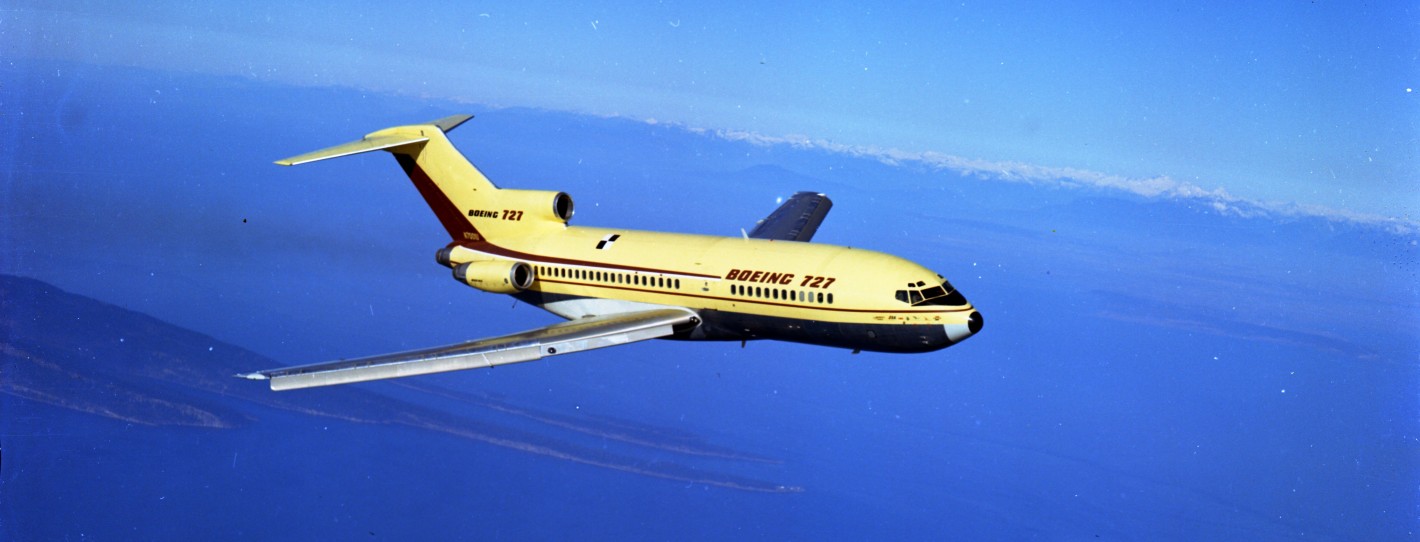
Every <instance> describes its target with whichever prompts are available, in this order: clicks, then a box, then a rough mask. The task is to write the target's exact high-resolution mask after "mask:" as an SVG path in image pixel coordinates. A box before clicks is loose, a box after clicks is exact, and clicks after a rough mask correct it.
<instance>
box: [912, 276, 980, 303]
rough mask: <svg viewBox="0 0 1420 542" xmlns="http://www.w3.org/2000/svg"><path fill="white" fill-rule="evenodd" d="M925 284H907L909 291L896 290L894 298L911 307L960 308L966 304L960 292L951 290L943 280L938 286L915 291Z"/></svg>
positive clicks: (919, 282)
mask: <svg viewBox="0 0 1420 542" xmlns="http://www.w3.org/2000/svg"><path fill="white" fill-rule="evenodd" d="M925 284H926V283H924V282H922V281H918V282H916V283H912V284H909V285H908V288H909V289H907V290H898V291H897V292H895V293H894V297H896V298H897V300H898V301H901V302H903V303H907V304H909V305H912V306H918V305H942V306H961V305H965V304H966V297H965V296H963V295H961V292H958V291H956V290H955V289H953V288H952V285H951V283H948V282H947V281H945V280H943V281H942V283H941V284H940V285H938V286H931V287H928V288H925V289H921V290H919V289H917V287H920V286H924V285H925Z"/></svg>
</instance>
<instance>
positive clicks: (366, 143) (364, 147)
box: [276, 115, 473, 166]
mask: <svg viewBox="0 0 1420 542" xmlns="http://www.w3.org/2000/svg"><path fill="white" fill-rule="evenodd" d="M471 118H473V115H453V116H450V117H444V118H442V119H439V120H436V121H433V122H429V123H426V124H418V125H415V127H419V126H432V127H435V128H438V129H439V131H441V132H444V133H448V132H449V130H453V129H454V128H458V126H459V125H460V124H463V123H464V122H466V121H468V119H471ZM386 131H387V130H381V131H380V132H375V133H373V134H370V135H367V136H365V137H364V138H363V139H361V140H359V141H351V142H350V143H343V144H340V145H336V146H334V147H326V148H324V149H321V150H318V151H312V152H308V153H306V154H302V155H299V156H292V157H290V158H284V159H281V160H277V161H276V163H277V164H280V165H283V166H294V165H299V164H305V163H308V162H315V161H317V160H326V159H329V158H340V157H342V156H350V155H352V154H360V153H362V152H370V151H382V150H385V149H393V148H395V147H403V146H405V145H413V144H416V143H423V142H425V141H429V138H428V136H425V135H423V134H420V133H419V132H418V131H405V130H399V131H395V132H394V133H384V134H382V133H381V132H386Z"/></svg>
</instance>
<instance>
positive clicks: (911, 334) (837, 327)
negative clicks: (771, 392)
mask: <svg viewBox="0 0 1420 542" xmlns="http://www.w3.org/2000/svg"><path fill="white" fill-rule="evenodd" d="M697 312H699V313H700V318H701V324H700V326H699V327H697V328H696V329H695V331H694V332H693V333H692V334H691V336H690V337H682V336H674V337H667V338H670V339H702V340H733V341H739V340H753V339H772V340H778V341H789V342H797V343H806V344H817V345H822V346H834V347H838V348H849V349H853V350H867V351H871V352H901V353H908V352H931V351H933V350H940V349H942V348H946V347H948V346H951V344H952V341H951V339H949V338H948V337H947V333H946V330H945V329H944V328H943V327H942V326H941V325H937V324H855V323H839V322H823V321H819V320H806V319H799V318H785V317H778V316H764V315H758V314H746V313H740V312H727V311H716V310H700V311H697Z"/></svg>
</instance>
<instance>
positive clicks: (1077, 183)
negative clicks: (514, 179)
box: [648, 121, 1420, 235]
mask: <svg viewBox="0 0 1420 542" xmlns="http://www.w3.org/2000/svg"><path fill="white" fill-rule="evenodd" d="M648 122H651V123H655V122H656V121H648ZM692 131H695V132H702V133H709V134H712V135H714V136H715V137H719V138H721V139H725V140H728V141H740V142H745V143H749V144H751V145H757V146H761V147H774V146H788V147H793V148H797V149H810V150H819V151H825V152H831V153H837V154H844V155H848V156H854V157H858V158H867V159H872V160H877V161H879V162H882V163H884V164H888V165H894V166H900V165H919V166H925V167H928V168H932V169H937V170H942V171H950V172H953V173H957V174H959V175H968V176H973V177H977V178H982V179H990V180H997V181H1004V182H1017V183H1027V184H1034V185H1048V186H1058V187H1065V188H1093V189H1100V190H1106V191H1117V192H1123V193H1128V194H1134V195H1137V196H1143V197H1146V198H1151V199H1166V200H1177V201H1187V202H1191V203H1197V204H1200V205H1202V206H1205V207H1207V208H1209V209H1212V210H1213V211H1215V212H1217V213H1218V214H1220V215H1224V216H1238V217H1244V218H1252V217H1263V218H1273V219H1300V218H1319V219H1323V220H1329V221H1333V222H1339V223H1345V224H1355V225H1360V226H1368V227H1374V228H1379V229H1383V230H1385V231H1388V232H1390V233H1394V234H1397V235H1414V234H1416V233H1417V232H1420V222H1417V221H1415V220H1411V219H1408V218H1396V217H1388V216H1382V215H1377V214H1370V213H1361V212H1356V211H1350V210H1346V209H1335V208H1330V207H1325V206H1321V205H1310V204H1299V203H1293V202H1282V201H1264V200H1254V199H1248V198H1242V197H1238V196H1234V195H1232V194H1230V193H1228V191H1227V190H1224V189H1222V188H1214V189H1212V190H1209V189H1206V188H1203V187H1201V186H1198V185H1196V184H1193V183H1189V182H1184V181H1179V180H1176V179H1173V178H1170V177H1168V176H1166V175H1163V176H1157V177H1147V178H1138V177H1125V176H1121V175H1112V174H1108V173H1101V172H1098V171H1090V170H1086V169H1079V168H1071V167H1053V166H1040V165H1034V164H1026V163H1021V162H993V161H989V160H977V159H972V158H963V157H960V156H954V155H950V154H944V153H940V152H934V151H925V152H910V151H903V150H899V149H892V148H882V147H875V146H858V145H845V144H841V143H834V142H832V141H828V140H823V139H813V138H808V137H796V136H768V135H763V134H757V133H753V132H746V131H737V130H714V131H709V130H700V129H692Z"/></svg>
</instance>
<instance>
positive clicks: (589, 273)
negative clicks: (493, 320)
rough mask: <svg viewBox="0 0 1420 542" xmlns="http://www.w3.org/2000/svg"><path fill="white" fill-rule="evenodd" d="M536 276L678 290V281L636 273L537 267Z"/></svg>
mask: <svg viewBox="0 0 1420 542" xmlns="http://www.w3.org/2000/svg"><path fill="white" fill-rule="evenodd" d="M537 274H538V276H542V277H557V278H563V279H574V280H586V281H591V282H605V283H607V284H628V285H632V286H649V287H651V288H670V289H674V290H679V289H680V279H676V278H667V277H653V276H649V275H640V274H636V273H612V272H609V271H594V270H591V269H573V268H569V267H549V266H545V265H539V266H537Z"/></svg>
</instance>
